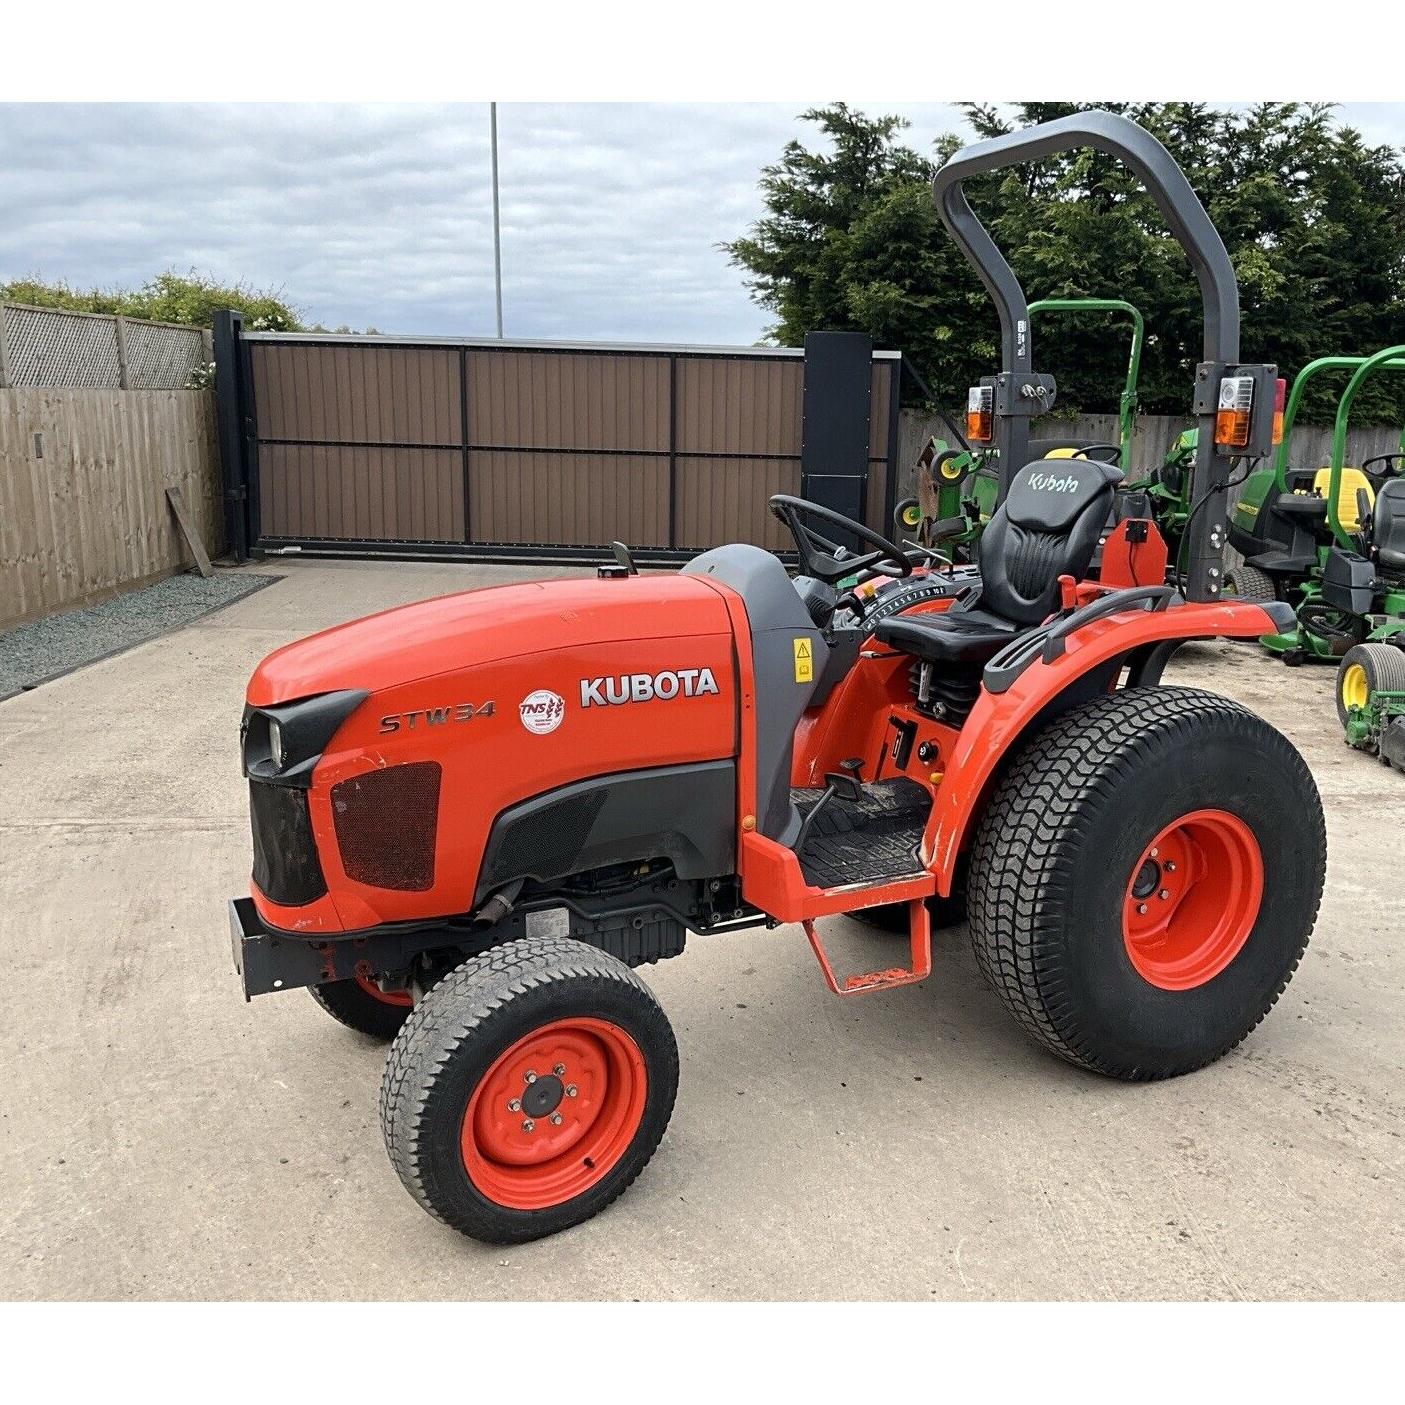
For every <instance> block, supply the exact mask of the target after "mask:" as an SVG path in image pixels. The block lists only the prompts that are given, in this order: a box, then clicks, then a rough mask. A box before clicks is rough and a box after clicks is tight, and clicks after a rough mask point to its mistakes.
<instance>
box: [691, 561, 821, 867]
mask: <svg viewBox="0 0 1405 1405" xmlns="http://www.w3.org/2000/svg"><path fill="white" fill-rule="evenodd" d="M683 570H684V571H685V572H686V573H690V574H692V575H701V576H711V577H712V578H713V579H714V580H718V581H721V582H722V584H723V585H725V586H729V587H730V588H731V589H732V590H734V591H736V592H737V594H738V595H740V596H741V598H742V603H743V604H744V605H745V606H746V618H747V622H748V624H749V625H750V626H751V650H752V659H751V664H752V670H753V673H754V674H755V678H756V797H757V800H756V803H757V808H758V810H759V812H760V813H759V814H758V815H757V817H756V818H757V825H756V827H757V829H758V830H760V832H761V833H762V834H764V835H765V836H766V837H767V838H768V839H774V840H776V842H777V843H779V844H785V845H790V844H793V843H794V842H795V837H796V835H797V834H798V833H799V832H800V812H799V811H798V810H797V809H796V808H795V806H794V805H792V804H791V801H790V760H791V755H792V753H793V750H794V742H795V729H796V727H797V726H798V725H799V722H800V718H801V716H802V715H803V713H804V712H805V709H806V708H807V707H809V706H810V705H811V700H812V698H813V697H814V694H815V681H816V680H818V679H819V678H820V677H821V676H822V675H823V673H824V666H825V655H826V653H827V651H828V647H829V646H828V645H827V644H826V643H825V640H824V635H823V634H822V633H821V632H820V631H819V630H818V629H816V628H815V625H814V622H813V621H812V620H811V619H810V616H809V614H808V613H807V611H806V609H805V606H804V603H803V602H802V601H801V599H800V596H799V595H797V594H796V591H795V587H794V585H793V584H792V583H791V580H790V577H789V576H788V575H787V574H786V569H785V567H784V566H782V565H781V563H780V562H779V561H778V560H777V559H776V558H775V557H774V556H772V555H771V553H770V552H769V551H762V550H761V548H760V547H755V546H744V545H733V546H719V547H717V548H715V549H714V550H712V551H706V552H704V553H703V554H702V555H701V556H699V557H697V558H695V559H694V560H693V561H690V562H689V563H688V564H687V565H686V566H685V567H684V568H683ZM802 638H803V639H804V640H805V641H806V643H807V646H808V648H809V650H810V658H811V661H812V664H813V667H812V669H811V681H810V682H808V683H797V682H796V681H795V673H796V668H795V651H796V641H797V640H799V639H802Z"/></svg>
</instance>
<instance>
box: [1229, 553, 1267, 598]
mask: <svg viewBox="0 0 1405 1405" xmlns="http://www.w3.org/2000/svg"><path fill="white" fill-rule="evenodd" d="M1224 585H1225V594H1226V595H1232V596H1234V598H1235V599H1236V600H1251V601H1253V602H1254V603H1255V604H1264V603H1266V602H1267V601H1270V600H1277V599H1278V591H1277V590H1276V589H1275V588H1274V584H1273V577H1272V576H1271V575H1269V574H1268V572H1267V571H1261V570H1259V568H1258V567H1257V566H1250V565H1248V564H1247V563H1246V564H1244V565H1239V566H1231V567H1230V568H1229V570H1228V571H1226V572H1225V580H1224Z"/></svg>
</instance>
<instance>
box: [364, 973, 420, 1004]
mask: <svg viewBox="0 0 1405 1405" xmlns="http://www.w3.org/2000/svg"><path fill="white" fill-rule="evenodd" d="M352 979H353V980H354V981H355V982H356V984H357V985H359V986H360V987H361V989H362V990H364V991H365V992H366V994H367V995H369V996H370V997H371V999H372V1000H379V1001H380V1002H381V1004H382V1005H400V1006H403V1007H404V1008H405V1009H407V1010H408V1009H409V1008H410V1006H411V1005H413V1004H414V1003H415V1002H414V999H413V998H412V997H411V995H410V992H409V991H408V990H382V989H381V988H380V986H378V985H377V984H376V983H375V981H373V980H372V979H371V978H370V976H361V975H357V976H353V977H352Z"/></svg>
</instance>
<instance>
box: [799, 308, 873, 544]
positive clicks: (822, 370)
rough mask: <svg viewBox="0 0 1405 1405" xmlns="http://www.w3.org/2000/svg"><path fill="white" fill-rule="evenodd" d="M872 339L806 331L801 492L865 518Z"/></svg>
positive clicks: (858, 518) (854, 334) (856, 517)
mask: <svg viewBox="0 0 1405 1405" xmlns="http://www.w3.org/2000/svg"><path fill="white" fill-rule="evenodd" d="M872 386H873V338H872V337H868V336H865V335H864V334H863V333H862V332H806V333H805V386H804V391H803V394H802V397H801V407H802V419H801V431H800V496H801V497H802V498H806V499H808V500H809V501H810V502H817V503H822V504H823V505H824V506H825V507H832V508H833V509H834V510H835V511H836V512H842V513H843V514H844V516H845V517H852V518H853V519H854V521H856V522H865V521H867V514H866V513H865V511H864V507H865V499H866V496H867V491H868V441H869V415H870V413H871V406H870V404H869V399H870V394H871V391H872Z"/></svg>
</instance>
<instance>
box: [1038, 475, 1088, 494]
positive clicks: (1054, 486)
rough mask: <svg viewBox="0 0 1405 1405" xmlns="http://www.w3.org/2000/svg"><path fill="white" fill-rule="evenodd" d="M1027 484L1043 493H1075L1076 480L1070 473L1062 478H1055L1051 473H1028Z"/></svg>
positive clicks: (1076, 487)
mask: <svg viewBox="0 0 1405 1405" xmlns="http://www.w3.org/2000/svg"><path fill="white" fill-rule="evenodd" d="M1029 486H1030V487H1031V488H1038V489H1039V490H1040V492H1044V493H1076V492H1077V491H1078V480H1077V479H1076V478H1075V477H1074V476H1073V475H1072V474H1071V473H1070V474H1068V475H1066V476H1065V477H1063V478H1055V477H1054V475H1053V474H1052V473H1034V474H1031V475H1030V479H1029Z"/></svg>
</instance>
